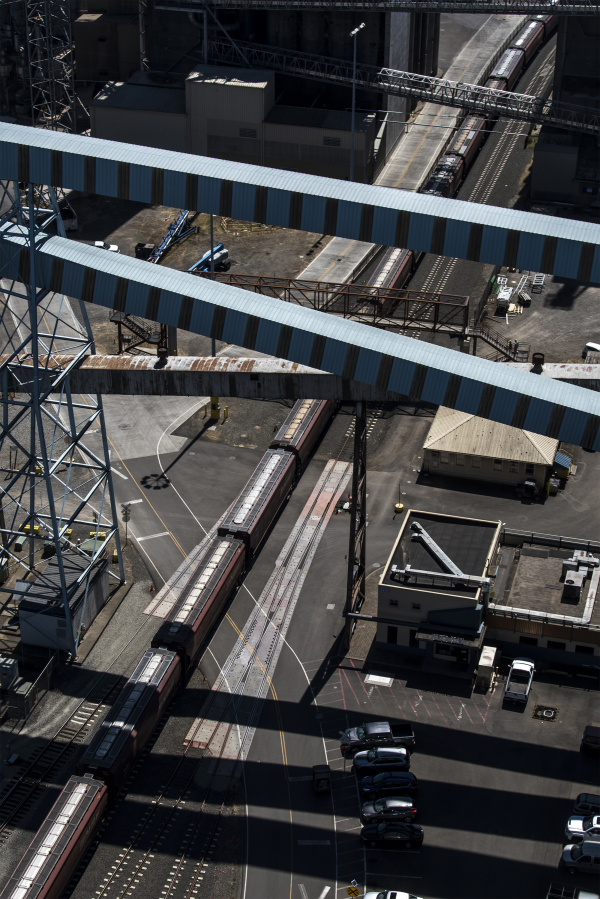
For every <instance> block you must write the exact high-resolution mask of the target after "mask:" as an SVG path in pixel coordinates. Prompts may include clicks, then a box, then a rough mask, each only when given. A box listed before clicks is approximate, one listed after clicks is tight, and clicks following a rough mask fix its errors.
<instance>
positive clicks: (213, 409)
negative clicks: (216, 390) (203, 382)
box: [210, 396, 221, 421]
mask: <svg viewBox="0 0 600 899" xmlns="http://www.w3.org/2000/svg"><path fill="white" fill-rule="evenodd" d="M220 414H221V413H220V406H219V397H218V396H211V398H210V417H211V418H212V419H213V421H218V419H219V417H220Z"/></svg>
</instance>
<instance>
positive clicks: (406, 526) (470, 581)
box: [376, 509, 501, 670]
mask: <svg viewBox="0 0 600 899" xmlns="http://www.w3.org/2000/svg"><path fill="white" fill-rule="evenodd" d="M500 528H501V523H500V522H499V521H487V520H485V519H476V518H464V517H461V516H456V515H442V514H438V513H436V512H424V511H419V510H414V509H411V510H409V512H408V513H407V515H406V517H405V519H404V522H403V523H402V527H401V528H400V533H399V534H398V538H397V540H396V542H395V544H394V547H393V549H392V552H391V553H390V556H389V559H388V560H387V563H386V565H385V568H384V570H383V574H382V576H381V579H380V581H379V588H378V613H377V618H378V624H377V635H376V641H377V644H378V645H379V646H380V647H381V648H386V649H397V650H399V651H402V652H410V653H415V654H419V655H421V656H424V657H425V658H429V659H436V660H439V661H444V662H451V663H454V664H459V665H460V666H461V667H462V668H466V669H471V670H472V669H473V668H474V666H475V664H476V662H477V659H478V657H479V651H480V649H481V646H482V645H483V637H484V633H485V624H484V621H485V614H486V610H487V605H488V599H489V589H490V580H489V574H490V570H491V568H492V566H493V564H494V562H495V559H496V556H497V553H498V546H499V540H500Z"/></svg>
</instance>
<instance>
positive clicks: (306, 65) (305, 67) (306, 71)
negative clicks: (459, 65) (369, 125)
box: [208, 40, 600, 135]
mask: <svg viewBox="0 0 600 899" xmlns="http://www.w3.org/2000/svg"><path fill="white" fill-rule="evenodd" d="M239 51H242V52H241V54H240V52H239ZM208 55H209V59H210V61H211V62H214V63H219V64H225V65H236V66H240V65H244V64H245V65H248V66H252V67H256V68H261V69H272V70H273V71H275V72H280V73H281V74H283V75H297V76H298V77H299V78H310V79H312V80H313V81H324V82H327V83H329V84H344V85H348V86H351V85H352V80H353V75H352V62H351V61H347V60H342V59H330V58H328V57H326V56H316V55H313V54H312V53H299V52H298V51H295V50H294V51H292V50H281V49H274V48H273V47H267V46H263V45H262V44H254V43H248V42H246V41H237V42H236V44H235V46H234V45H233V44H231V43H230V42H229V41H226V40H213V41H209V42H208ZM356 86H357V87H358V88H360V89H361V90H367V91H375V92H377V93H384V94H390V95H392V96H396V97H412V98H413V99H415V100H425V101H426V102H429V103H438V104H440V105H442V106H452V107H454V108H455V109H468V110H469V111H470V112H479V113H483V114H484V115H494V116H505V117H507V118H509V119H516V120H518V121H521V122H533V123H535V124H539V125H556V126H558V127H560V128H568V129H570V130H572V131H581V132H583V133H585V134H595V135H597V134H600V116H599V115H597V114H595V113H594V112H593V111H591V110H589V109H587V108H586V107H583V106H573V105H571V104H568V103H558V102H556V101H554V100H551V99H545V98H544V97H530V96H528V95H527V94H514V93H512V92H511V91H502V90H495V89H494V88H490V87H482V86H481V85H478V84H465V83H462V82H457V81H448V80H446V79H445V78H431V77H429V76H427V75H417V74H415V73H414V72H400V71H398V70H396V69H385V68H379V67H378V66H369V65H364V64H362V63H360V64H359V65H357V68H356Z"/></svg>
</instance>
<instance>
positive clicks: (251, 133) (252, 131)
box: [240, 128, 256, 140]
mask: <svg viewBox="0 0 600 899" xmlns="http://www.w3.org/2000/svg"><path fill="white" fill-rule="evenodd" d="M240 137H252V138H254V140H256V128H240Z"/></svg>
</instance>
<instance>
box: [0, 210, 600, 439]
mask: <svg viewBox="0 0 600 899" xmlns="http://www.w3.org/2000/svg"><path fill="white" fill-rule="evenodd" d="M27 242H28V241H27V235H26V231H25V229H24V228H19V227H18V226H16V225H10V224H9V225H4V226H3V227H2V229H0V276H1V277H5V278H15V277H17V276H19V275H20V278H21V280H23V281H27V280H28V279H29V249H28V246H27ZM37 246H38V250H37V252H36V257H37V263H38V264H37V273H36V284H37V286H38V287H41V288H43V289H47V290H53V291H57V292H59V293H64V294H66V295H67V296H70V297H74V298H77V299H82V300H85V301H87V302H90V303H96V304H98V305H100V306H106V307H108V308H109V309H117V310H119V311H124V312H128V313H130V314H132V315H139V316H141V317H142V318H147V319H150V320H151V321H156V322H161V323H162V324H165V325H173V326H175V327H178V328H182V329H183V330H186V331H191V332H192V333H195V334H202V335H204V336H206V337H215V338H216V339H217V340H224V341H227V342H229V343H233V344H237V345H238V346H243V347H246V348H247V349H250V350H258V351H260V352H262V353H267V354H269V355H272V356H276V357H278V358H280V359H288V360H290V361H292V362H298V363H300V364H302V365H309V366H311V367H312V368H317V369H320V370H322V371H326V372H331V373H332V374H335V375H338V376H340V377H342V378H346V379H348V380H354V381H362V382H364V383H366V384H371V385H375V386H377V387H378V388H379V389H381V390H388V391H391V392H393V393H397V394H401V395H403V396H409V397H411V398H413V399H418V400H423V401H426V402H430V403H438V404H442V405H444V406H448V407H450V408H454V409H460V410H462V411H464V412H470V413H472V414H475V415H480V416H482V417H484V418H488V419H491V420H492V421H498V422H502V423H503V424H508V425H513V426H514V427H519V428H525V429H526V430H529V431H535V432H537V433H539V434H546V435H548V436H549V437H557V438H558V439H559V440H564V441H567V442H568V443H573V444H581V445H582V446H584V447H587V448H590V449H597V450H598V449H600V428H599V426H600V394H597V393H595V392H593V391H591V390H585V389H584V388H581V387H576V386H574V385H571V384H564V383H561V382H559V381H555V380H551V379H550V378H543V377H540V376H539V375H533V374H530V373H529V372H523V371H519V370H516V369H513V368H509V367H508V366H503V365H498V364H497V363H495V362H489V361H487V360H485V359H478V358H477V357H474V356H468V355H465V354H464V353H458V352H456V351H455V350H449V349H444V348H442V347H436V346H434V345H432V344H427V343H422V342H421V341H418V340H414V339H413V338H411V337H402V336H400V335H398V334H391V333H389V332H387V331H383V330H379V329H376V328H371V327H368V326H367V325H363V324H360V323H358V322H352V321H347V320H345V319H340V318H337V317H335V316H332V315H328V314H327V313H324V312H317V311H315V310H313V309H307V308H305V307H303V306H296V305H292V304H291V303H285V302H283V301H282V300H278V299H275V298H272V297H265V296H262V295H261V294H253V293H251V292H250V291H246V290H242V289H239V288H237V287H231V286H229V285H227V284H220V283H219V282H216V281H208V280H205V279H203V278H196V277H194V275H189V274H187V273H186V272H179V271H175V270H173V269H167V268H161V267H160V266H158V265H149V264H148V263H147V262H144V261H142V260H139V259H133V258H131V257H129V256H120V255H117V254H113V253H107V252H106V251H105V250H101V249H97V248H96V247H90V246H88V245H86V244H80V243H75V242H74V241H70V240H66V239H64V238H61V237H46V236H41V237H40V238H39V240H38V244H37Z"/></svg>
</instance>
